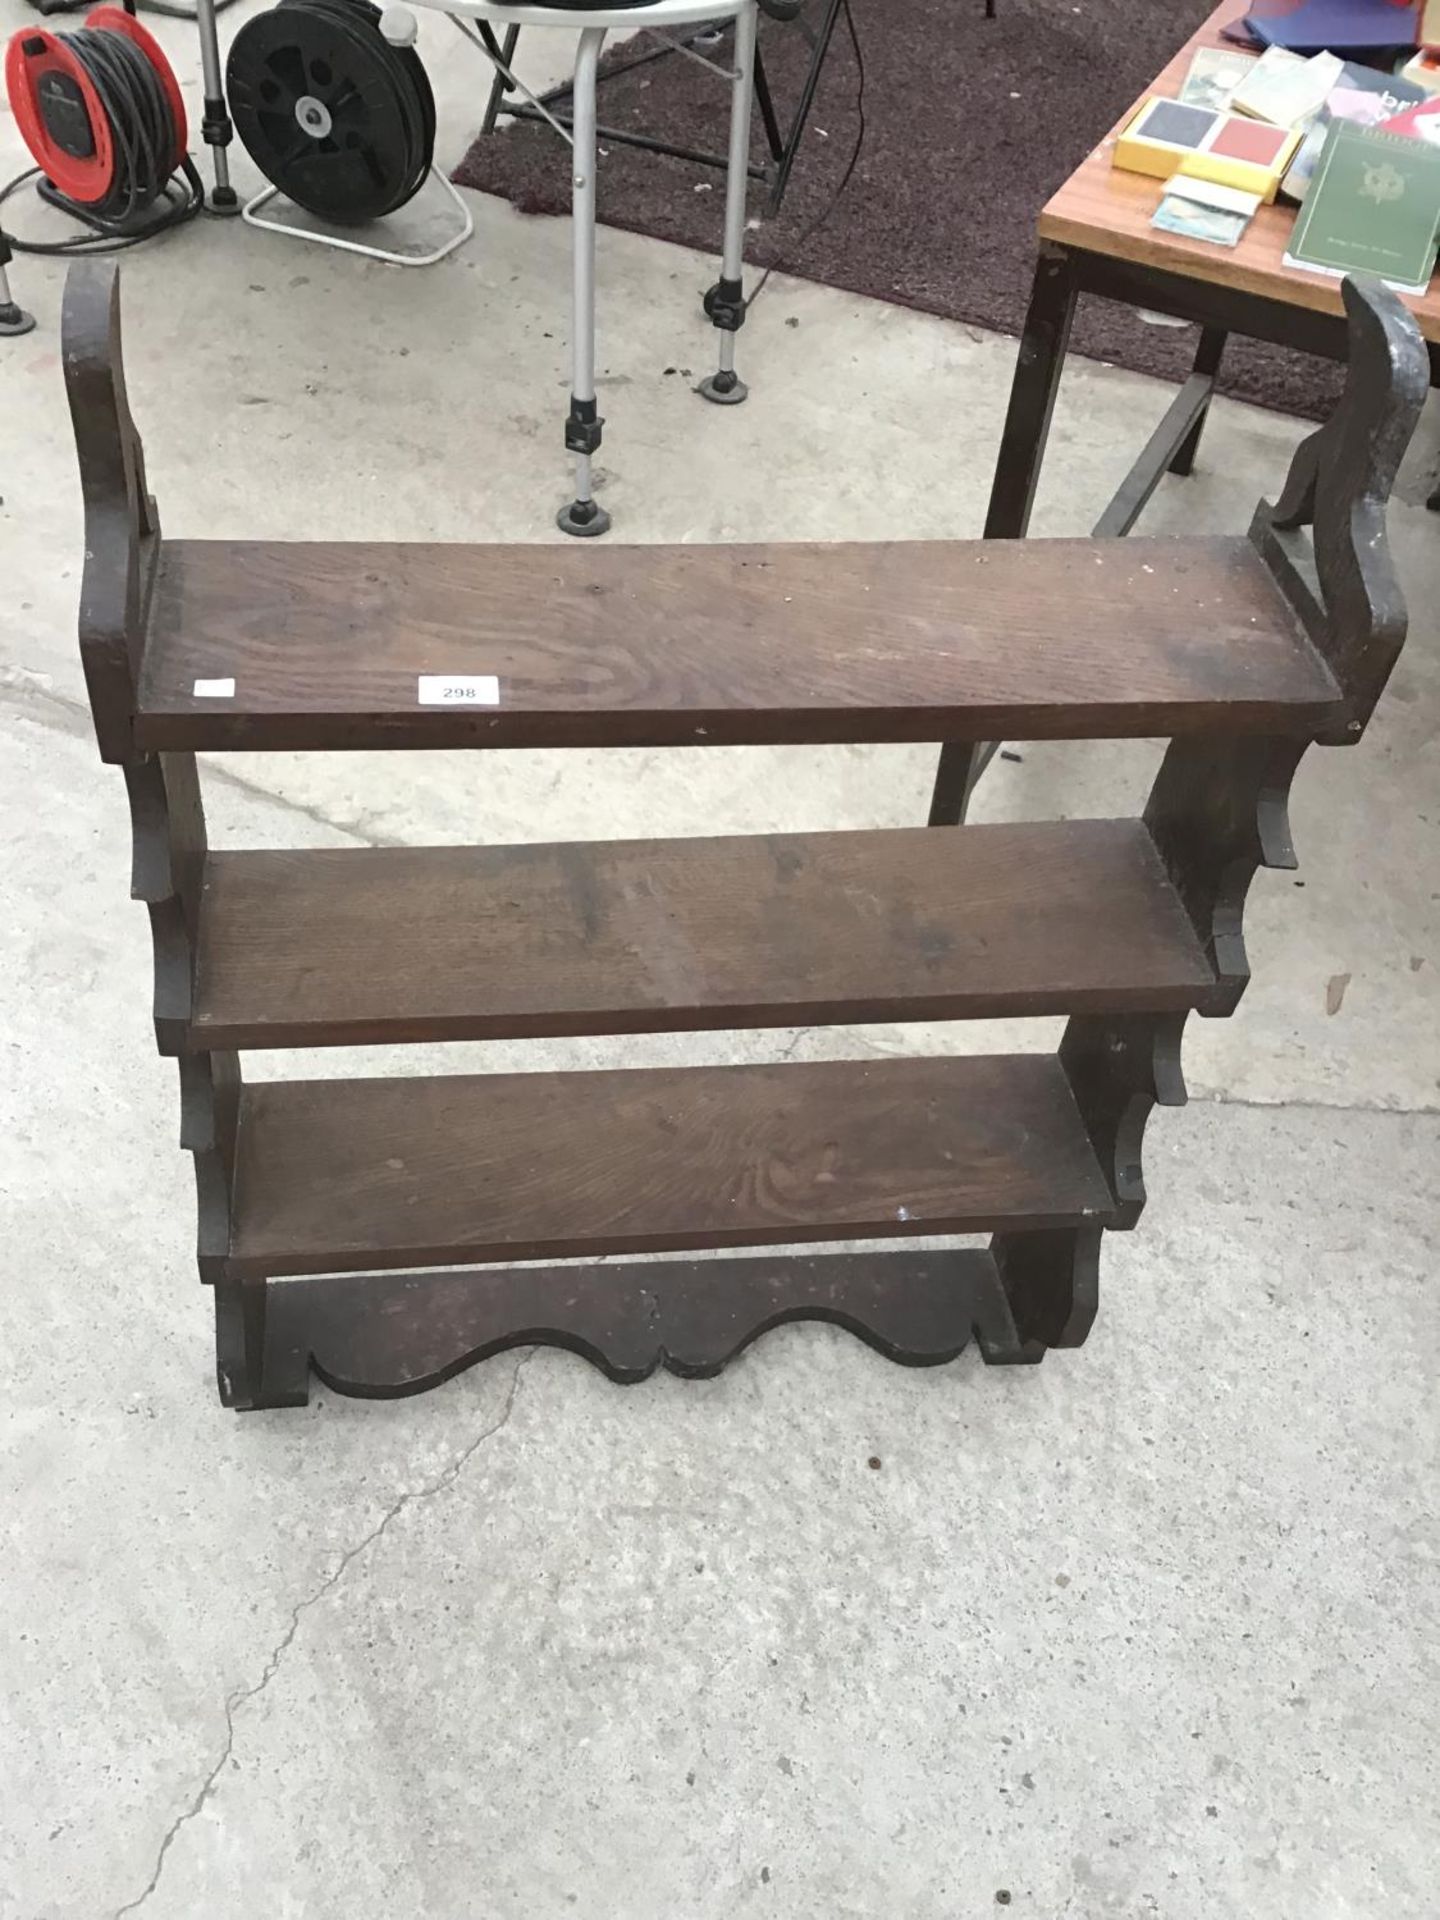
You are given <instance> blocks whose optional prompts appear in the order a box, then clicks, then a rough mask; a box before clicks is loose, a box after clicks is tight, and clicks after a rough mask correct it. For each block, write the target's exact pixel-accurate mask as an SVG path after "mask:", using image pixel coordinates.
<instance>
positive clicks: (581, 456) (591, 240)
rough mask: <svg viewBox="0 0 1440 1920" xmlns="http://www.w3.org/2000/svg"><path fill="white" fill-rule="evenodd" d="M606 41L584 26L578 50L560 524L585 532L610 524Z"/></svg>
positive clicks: (598, 29) (602, 31) (567, 529)
mask: <svg viewBox="0 0 1440 1920" xmlns="http://www.w3.org/2000/svg"><path fill="white" fill-rule="evenodd" d="M604 44H605V29H604V28H603V27H586V28H585V30H584V32H583V33H582V34H581V35H580V44H579V46H578V48H577V49H576V53H575V94H574V115H575V121H574V129H573V142H574V150H573V153H572V155H571V160H572V164H573V166H574V174H573V176H572V199H571V207H572V212H573V222H574V236H573V240H574V249H575V263H574V271H575V299H574V311H573V313H572V315H571V321H570V325H571V334H572V341H571V352H572V355H573V359H574V373H573V376H572V379H571V386H570V414H569V417H568V418H567V420H566V422H565V445H566V447H567V448H568V449H569V450H570V452H571V453H573V454H574V456H575V498H574V500H573V501H572V502H571V503H570V505H569V506H568V507H562V508H561V510H560V512H559V514H558V515H557V516H556V525H557V526H558V527H559V528H560V531H561V532H562V533H574V534H579V535H581V536H586V535H594V534H597V533H604V532H606V531H607V529H608V528H609V525H610V516H609V514H608V513H606V511H605V509H604V508H603V507H601V506H598V505H597V504H596V502H595V500H594V498H593V496H592V494H591V489H590V460H591V456H592V455H593V454H594V453H596V452H597V451H598V449H599V446H600V432H601V429H602V427H603V426H604V425H605V422H604V421H603V420H602V419H601V418H600V415H599V412H598V410H597V408H596V405H595V167H596V162H597V159H598V154H597V151H596V138H595V111H596V109H595V76H596V70H597V68H598V67H599V64H600V49H601V47H602V46H604Z"/></svg>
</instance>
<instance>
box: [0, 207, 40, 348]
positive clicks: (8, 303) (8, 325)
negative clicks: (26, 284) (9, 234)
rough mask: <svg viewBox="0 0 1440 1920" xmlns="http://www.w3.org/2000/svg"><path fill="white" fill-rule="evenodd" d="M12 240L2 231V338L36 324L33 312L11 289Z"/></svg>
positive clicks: (0, 237)
mask: <svg viewBox="0 0 1440 1920" xmlns="http://www.w3.org/2000/svg"><path fill="white" fill-rule="evenodd" d="M9 264H10V242H9V241H8V240H7V239H6V238H5V235H4V233H3V232H0V338H3V337H4V336H5V335H6V334H11V335H14V334H21V333H29V332H30V330H31V329H32V328H33V326H34V325H35V316H34V314H33V313H27V312H26V311H25V309H24V307H22V306H21V305H20V304H19V302H18V301H17V300H16V298H15V296H14V294H12V293H11V291H10V276H9V274H8V273H7V272H6V268H7V267H8V266H9Z"/></svg>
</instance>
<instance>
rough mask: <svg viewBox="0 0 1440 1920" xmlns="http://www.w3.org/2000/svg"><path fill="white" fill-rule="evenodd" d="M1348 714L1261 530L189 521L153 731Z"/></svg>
mask: <svg viewBox="0 0 1440 1920" xmlns="http://www.w3.org/2000/svg"><path fill="white" fill-rule="evenodd" d="M422 676H425V677H427V679H428V678H431V677H434V678H436V679H441V680H443V681H445V682H446V684H447V685H449V686H453V685H454V683H455V682H456V681H457V680H463V679H465V678H467V677H474V678H479V679H482V680H484V681H487V682H488V681H489V680H490V679H491V678H492V677H493V682H494V684H493V687H490V686H487V687H486V689H485V691H486V692H487V693H493V695H494V701H493V704H491V703H488V702H487V704H483V705H448V704H441V705H429V704H422V703H421V686H420V683H421V677H422ZM232 683H233V685H232ZM197 687H198V688H199V689H200V690H199V691H198V692H197ZM1341 710H1342V703H1341V696H1340V691H1339V689H1338V687H1337V686H1336V683H1335V681H1334V680H1333V678H1332V677H1331V675H1330V673H1329V671H1328V669H1327V668H1326V666H1325V665H1324V663H1323V662H1322V661H1321V659H1320V658H1319V656H1318V654H1317V653H1316V652H1315V651H1314V649H1313V648H1312V647H1311V646H1310V644H1309V642H1308V641H1307V640H1306V639H1305V638H1304V636H1303V634H1302V633H1301V631H1300V629H1299V626H1298V623H1297V622H1296V620H1295V617H1294V615H1293V614H1292V612H1291V611H1290V609H1289V607H1288V606H1287V605H1286V603H1285V601H1284V600H1283V598H1282V597H1281V595H1280V593H1279V591H1278V589H1277V588H1276V586H1275V585H1274V583H1273V581H1272V580H1271V578H1270V575H1269V574H1268V572H1267V571H1266V569H1265V567H1264V565H1263V563H1262V562H1261V561H1260V559H1259V557H1258V556H1257V555H1256V553H1255V552H1254V550H1253V549H1252V548H1251V546H1250V545H1249V543H1248V542H1247V541H1245V540H1243V539H1229V538H1227V539H1186V540H1146V539H1133V538H1132V539H1129V540H1124V541H1120V540H1116V541H1092V540H1045V541H969V542H914V543H889V544H874V545H861V544H856V545H846V546H833V545H829V546H821V545H815V546H811V545H794V546H767V547H758V546H704V547H687V546H676V547H661V546H655V547H621V546H601V547H595V546H587V547H584V548H582V549H580V550H578V551H575V550H572V549H568V548H565V549H562V548H556V547H549V546H536V545H528V546H459V545H451V546H442V545H380V544H373V545H372V544H366V545H342V544H334V543H323V544H317V543H302V542H294V543H292V542H285V543H273V544H272V543H258V542H253V543H252V542H228V541H226V542H221V541H175V542H167V543H166V544H165V546H164V548H163V551H162V554H161V557H160V564H159V570H158V577H157V579H156V584H155V591H154V596H153V601H152V606H151V614H150V626H149V632H148V634H147V637H146V643H145V655H144V661H143V666H142V672H141V685H140V695H139V702H138V711H137V714H136V721H135V744H136V746H137V747H138V748H139V750H140V751H142V752H149V751H154V750H159V749H171V750H176V749H206V750H225V749H244V750H248V751H255V750H259V751H266V750H300V749H319V748H376V747H380V748H418V747H474V746H492V747H564V746H652V747H659V746H694V745H701V746H706V745H711V746H715V745H737V744H769V743H776V742H821V741H902V740H942V739H943V740H992V739H1011V740H1027V739H1046V738H1080V739H1083V738H1092V739H1093V738H1121V737H1126V736H1171V735H1175V734H1184V733H1198V732H1213V731H1217V730H1224V731H1226V732H1231V733H1233V732H1237V731H1264V732H1281V733H1295V734H1306V735H1313V734H1314V733H1316V732H1317V731H1320V730H1322V729H1323V727H1324V726H1325V724H1326V723H1327V722H1330V721H1334V720H1335V719H1336V718H1338V717H1339V716H1340V713H1341Z"/></svg>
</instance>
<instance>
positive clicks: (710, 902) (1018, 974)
mask: <svg viewBox="0 0 1440 1920" xmlns="http://www.w3.org/2000/svg"><path fill="white" fill-rule="evenodd" d="M1214 987H1215V979H1214V974H1213V971H1212V969H1211V967H1210V965H1209V963H1208V962H1207V960H1206V957H1205V955H1204V953H1203V952H1202V950H1201V947H1200V945H1199V942H1198V940H1197V939H1196V935H1195V932H1194V929H1193V927H1192V925H1191V923H1190V921H1189V919H1188V917H1187V915H1186V913H1185V910H1184V908H1183V906H1182V905H1181V902H1180V899H1179V897H1178V895H1177V894H1176V892H1175V889H1174V888H1173V886H1172V885H1171V883H1170V881H1169V879H1168V877H1167V875H1166V873H1165V869H1164V867H1163V865H1162V863H1161V860H1160V857H1159V855H1158V854H1157V852H1156V850H1155V847H1154V844H1153V842H1152V841H1151V839H1150V836H1149V834H1148V832H1147V831H1146V829H1145V827H1144V825H1143V824H1142V823H1141V822H1139V821H1135V820H1080V821H1054V822H1050V821H1047V822H1043V823H1036V824H1023V825H995V826H978V827H977V826H967V827H964V828H928V827H917V828H906V829H899V830H889V831H877V832H851V833H813V834H770V835H763V836H754V837H745V836H736V837H728V838H723V839H676V840H639V841H600V842H590V843H583V844H573V845H533V846H532V845H521V846H509V847H488V848H469V847H417V848H355V849H340V850H325V851H313V850H312V851H306V852H287V853H271V852H256V853H212V854H211V855H209V856H208V858H207V861H206V867H205V880H204V890H203V896H202V905H201V913H200V927H199V940H198V956H197V961H196V970H195V981H194V996H193V1008H192V1016H191V1020H190V1022H189V1027H188V1036H187V1038H188V1045H189V1047H190V1048H192V1049H195V1050H208V1049H221V1048H232V1047H233V1048H252V1047H253V1048H272V1047H273V1048H289V1047H316V1046H355V1045H366V1044H376V1043H397V1044H399V1043H409V1042H424V1041H443V1040H481V1039H506V1038H534V1037H540V1036H544V1035H565V1034H590V1033H595V1034H598V1033H653V1032H684V1031H699V1030H703V1029H711V1028H739V1027H773V1026H810V1025H838V1024H851V1023H860V1022H867V1021H900V1020H943V1019H983V1018H1002V1017H1013V1016H1026V1015H1042V1014H1055V1013H1083V1012H1117V1013H1121V1012H1142V1011H1143V1012H1179V1011H1182V1010H1184V1009H1186V1008H1192V1007H1203V1006H1204V1005H1205V1004H1206V1001H1207V997H1208V996H1209V995H1210V994H1212V993H1213V991H1214ZM161 1040H162V1046H163V1047H165V1048H166V1050H169V1051H173V1050H174V1042H173V1037H172V1036H170V1035H167V1034H165V1033H162V1035H161Z"/></svg>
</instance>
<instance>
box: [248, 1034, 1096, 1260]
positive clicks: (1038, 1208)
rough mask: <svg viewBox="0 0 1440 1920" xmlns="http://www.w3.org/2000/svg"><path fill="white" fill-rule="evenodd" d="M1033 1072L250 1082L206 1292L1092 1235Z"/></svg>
mask: <svg viewBox="0 0 1440 1920" xmlns="http://www.w3.org/2000/svg"><path fill="white" fill-rule="evenodd" d="M1114 1217H1115V1201H1114V1198H1113V1196H1112V1194H1111V1191H1110V1187H1109V1184H1108V1182H1107V1180H1106V1177H1105V1175H1104V1173H1103V1172H1102V1171H1101V1168H1100V1165H1099V1163H1098V1161H1097V1159H1096V1157H1095V1151H1094V1148H1093V1146H1092V1144H1091V1141H1090V1138H1089V1136H1088V1134H1087V1132H1086V1130H1085V1126H1084V1124H1083V1122H1082V1120H1081V1117H1080V1113H1079V1111H1078V1109H1077V1107H1076V1104H1075V1096H1074V1093H1073V1091H1072V1089H1071V1086H1070V1082H1069V1080H1068V1078H1067V1076H1066V1072H1065V1069H1064V1067H1063V1066H1062V1065H1061V1063H1060V1061H1059V1060H1058V1059H1056V1058H1055V1057H1054V1056H1053V1055H1048V1054H1008V1055H994V1056H991V1055H984V1056H978V1057H977V1056H966V1055H958V1056H952V1057H946V1058H941V1059H902V1060H834V1061H807V1062H804V1063H796V1064H789V1063H781V1064H775V1065H768V1066H733V1067H679V1068H670V1067H667V1068H654V1069H619V1070H610V1069H606V1070H597V1071H594V1072H582V1073H534V1074H523V1073H522V1074H481V1075H455V1076H441V1077H438V1078H433V1079H408V1080H407V1079H386V1080H307V1081H271V1082H268V1083H260V1084H256V1085H253V1086H247V1087H246V1088H245V1090H244V1094H243V1096H242V1100H241V1105H240V1121H239V1139H238V1148H237V1155H236V1177H235V1200H234V1214H233V1221H232V1227H231V1237H230V1246H229V1251H228V1254H227V1255H226V1257H225V1260H224V1262H223V1268H224V1271H223V1277H224V1278H225V1279H227V1280H243V1279H265V1278H278V1277H280V1276H282V1275H292V1274H336V1273H361V1274H363V1273H369V1272H373V1271H375V1270H377V1269H381V1268H390V1269H398V1268H407V1269H408V1268H416V1269H418V1268H425V1267H431V1266H437V1267H442V1266H443V1267H459V1266H470V1265H472V1264H478V1263H481V1262H485V1261H496V1262H506V1263H513V1262H517V1261H522V1260H568V1259H595V1258H597V1257H599V1256H602V1255H614V1254H637V1253H646V1254H656V1253H679V1252H690V1251H693V1250H694V1249H697V1248H702V1247H703V1248H714V1247H730V1248H741V1247H760V1246H803V1245H810V1244H813V1243H816V1242H822V1241H827V1240H830V1241H834V1240H903V1239H920V1238H927V1239H928V1238H932V1237H935V1236H939V1235H958V1234H967V1233H981V1232H1000V1231H1005V1230H1020V1231H1031V1232H1034V1231H1037V1230H1040V1229H1044V1228H1052V1227H1066V1226H1080V1225H1103V1224H1105V1223H1107V1222H1108V1221H1111V1220H1113V1219H1114Z"/></svg>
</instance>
